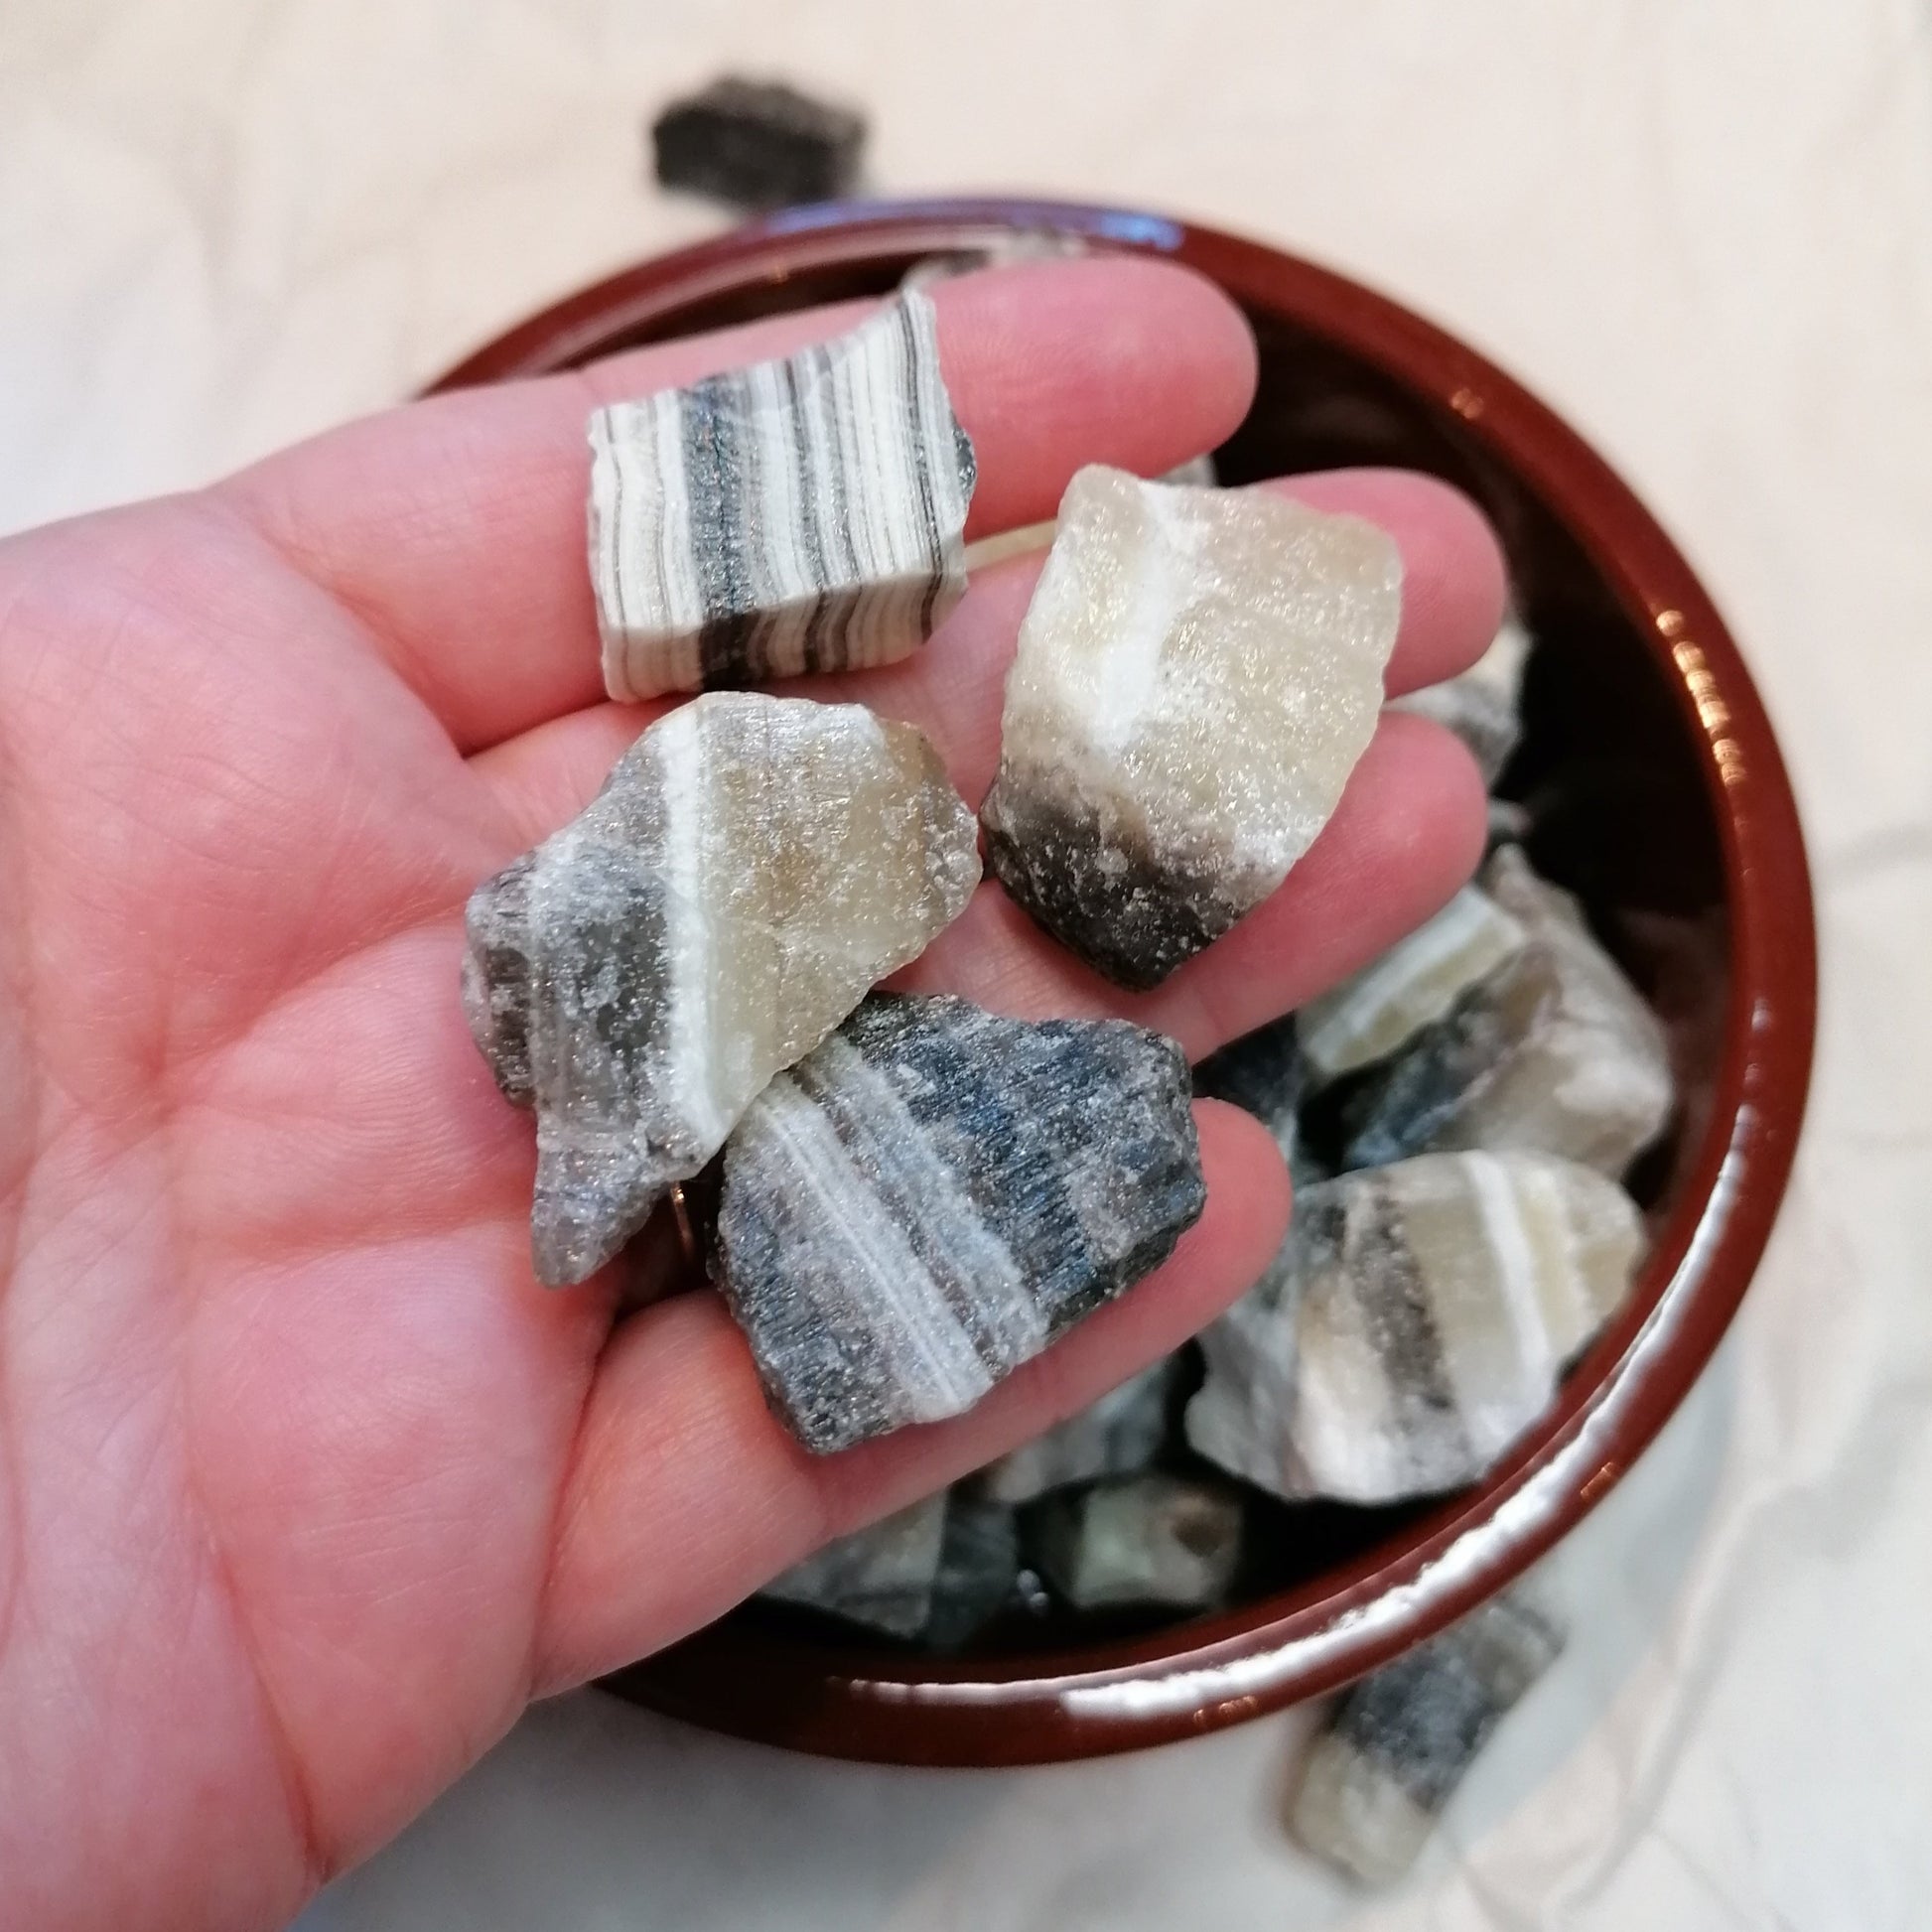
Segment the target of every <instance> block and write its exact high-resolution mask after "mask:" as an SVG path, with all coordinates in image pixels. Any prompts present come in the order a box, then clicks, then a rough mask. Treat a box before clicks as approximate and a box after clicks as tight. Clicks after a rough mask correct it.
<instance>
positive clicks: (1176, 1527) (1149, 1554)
mask: <svg viewBox="0 0 1932 1932" xmlns="http://www.w3.org/2000/svg"><path fill="white" fill-rule="evenodd" d="M1241 1522H1242V1510H1241V1499H1240V1498H1239V1497H1238V1496H1237V1495H1235V1494H1234V1493H1233V1491H1232V1490H1231V1489H1229V1488H1226V1487H1224V1486H1222V1485H1221V1484H1219V1483H1215V1482H1203V1481H1200V1480H1197V1479H1195V1478H1192V1477H1188V1476H1178V1475H1165V1474H1161V1473H1158V1472H1157V1473H1149V1474H1145V1475H1137V1476H1118V1477H1114V1478H1111V1479H1110V1480H1107V1481H1104V1482H1096V1483H1094V1484H1092V1485H1091V1486H1089V1487H1086V1488H1078V1489H1056V1490H1055V1491H1054V1492H1053V1493H1052V1494H1051V1495H1050V1496H1046V1497H1043V1498H1042V1499H1041V1500H1040V1501H1039V1502H1038V1503H1037V1504H1036V1505H1035V1507H1034V1508H1033V1509H1032V1510H1031V1511H1029V1513H1028V1520H1027V1546H1028V1548H1029V1550H1030V1551H1031V1552H1032V1553H1033V1555H1034V1557H1035V1560H1036V1562H1037V1563H1038V1565H1039V1571H1040V1574H1041V1575H1042V1576H1043V1577H1044V1578H1045V1579H1046V1581H1047V1583H1048V1584H1049V1585H1050V1586H1051V1587H1052V1589H1053V1591H1054V1594H1055V1595H1057V1596H1058V1597H1059V1598H1060V1599H1061V1601H1062V1602H1065V1603H1067V1604H1070V1605H1071V1606H1072V1607H1073V1608H1074V1609H1076V1610H1103V1609H1125V1608H1128V1607H1130V1606H1145V1607H1149V1608H1153V1607H1157V1606H1158V1607H1162V1608H1166V1609H1173V1610H1207V1609H1212V1608H1213V1607H1214V1606H1215V1605H1216V1604H1217V1603H1219V1602H1221V1601H1222V1600H1223V1599H1224V1598H1225V1596H1226V1595H1227V1591H1228V1587H1229V1586H1230V1585H1231V1584H1232V1583H1233V1581H1234V1574H1235V1571H1236V1570H1237V1568H1238V1567H1239V1566H1240V1562H1241Z"/></svg>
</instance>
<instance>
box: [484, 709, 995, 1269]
mask: <svg viewBox="0 0 1932 1932" xmlns="http://www.w3.org/2000/svg"><path fill="white" fill-rule="evenodd" d="M978 880H979V853H978V850H977V841H976V838H975V827H974V822H973V817H972V814H971V813H970V812H969V811H968V810H967V808H966V804H965V801H964V800H963V799H962V798H961V797H960V796H959V794H958V793H957V792H956V791H955V790H954V789H953V787H952V784H951V782H950V781H949V780H948V779H947V777H946V774H945V771H944V769H943V767H942V766H941V765H940V763H939V759H938V755H937V754H936V753H935V752H934V751H933V749H932V747H931V746H930V745H929V744H928V743H927V742H926V740H925V739H924V738H923V737H922V736H921V735H920V734H919V733H918V732H917V731H916V730H914V729H913V728H912V727H911V726H910V725H902V724H893V723H890V722H887V721H884V720H881V719H879V718H876V717H875V716H874V715H873V714H872V713H871V712H870V711H868V710H866V709H865V708H864V707H863V706H860V705H820V704H809V703H805V702H803V701H801V700H798V699H789V698H771V697H763V696H759V695H756V694H753V693H732V694H727V693H719V694H716V695H713V696H710V697H704V698H699V699H697V700H695V701H694V702H692V703H690V704H687V705H683V706H681V707H679V709H677V710H676V711H673V712H671V713H669V714H668V715H667V716H666V717H664V718H661V719H660V720H659V721H658V722H657V723H656V724H655V725H653V726H652V727H651V728H650V730H648V731H647V732H645V733H644V734H643V736H642V737H641V738H639V739H638V740H637V742H636V744H635V745H633V746H632V747H631V748H630V750H629V751H628V752H626V753H625V754H624V755H623V757H622V758H621V759H619V760H618V762H617V765H616V766H615V768H614V769H613V770H612V773H611V775H610V777H609V778H608V779H607V780H606V782H605V786H604V789H603V790H602V791H601V792H600V793H599V794H598V796H597V798H596V799H595V800H594V801H593V802H592V803H591V805H589V806H588V807H587V808H586V809H585V810H584V811H583V812H582V813H581V814H580V815H579V816H578V817H577V818H575V819H573V820H572V821H571V823H570V824H569V825H567V826H565V827H564V828H563V830H562V831H560V832H558V833H556V834H555V835H554V836H552V837H551V838H548V839H546V840H545V841H544V842H543V843H542V844H541V845H540V846H538V847H537V848H536V850H535V851H534V852H529V853H526V854H525V855H524V856H523V857H522V858H521V859H519V860H517V861H516V862H515V864H513V865H511V866H509V867H507V868H506V869H505V870H504V871H502V872H500V873H498V874H497V875H496V876H495V877H494V878H493V879H489V880H486V881H485V882H484V883H483V885H482V886H480V887H478V889H477V891H476V893H475V894H474V895H473V896H472V897H471V900H470V906H469V914H468V928H469V951H468V956H467V958H466V960H465V963H464V978H463V989H464V1007H465V1011H466V1013H467V1015H468V1017H469V1021H470V1027H471V1031H472V1033H473V1034H474V1035H476V1039H477V1043H478V1045H479V1046H481V1047H482V1049H483V1054H484V1056H485V1057H486V1058H487V1059H488V1061H489V1064H490V1069H491V1071H492V1072H493V1073H494V1074H495V1076H496V1081H497V1084H498V1085H499V1086H500V1087H501V1088H502V1090H503V1092H504V1093H505V1094H506V1095H507V1096H508V1097H509V1098H510V1099H511V1100H513V1101H515V1102H516V1103H517V1104H518V1105H520V1106H525V1107H534V1108H535V1110H536V1115H537V1177H536V1193H535V1198H534V1201H533V1203H532V1206H531V1214H530V1229H531V1245H532V1249H533V1258H534V1263H535V1267H536V1272H537V1275H538V1278H539V1279H540V1280H542V1281H545V1282H550V1283H565V1282H575V1281H582V1280H583V1279H584V1278H585V1277H586V1276H587V1275H589V1274H590V1273H591V1272H592V1271H593V1270H595V1269H596V1268H598V1267H600V1266H601V1265H602V1264H603V1263H604V1262H606V1261H608V1260H609V1259H610V1258H611V1256H613V1255H614V1254H615V1253H616V1252H617V1251H618V1249H619V1248H620V1247H621V1245H622V1243H623V1242H624V1241H625V1240H626V1239H627V1238H628V1237H629V1236H630V1235H631V1234H632V1233H634V1232H635V1231H636V1230H637V1229H638V1228H639V1227H641V1226H642V1225H643V1223H644V1220H645V1219H646V1217H647V1216H648V1215H649V1213H650V1211H651V1209H652V1208H653V1207H654V1206H655V1205H656V1203H657V1201H658V1200H659V1199H660V1198H661V1196H662V1195H663V1193H664V1191H665V1189H666V1188H667V1187H668V1186H669V1185H670V1184H671V1182H672V1181H674V1180H681V1179H684V1178H687V1177H688V1176H690V1175H692V1174H695V1173H697V1172H698V1170H699V1169H700V1168H702V1167H703V1166H704V1165H705V1164H706V1163H707V1162H708V1161H709V1160H710V1159H711V1157H712V1156H713V1155H714V1154H715V1153H716V1152H717V1151H718V1149H719V1147H720V1146H721V1145H722V1144H723V1142H724V1139H725V1136H726V1135H727V1134H728V1133H729V1132H730V1131H731V1128H732V1125H733V1124H734V1122H736V1121H737V1119H738V1117H739V1114H740V1113H741V1112H742V1111H743V1110H744V1108H745V1107H746V1106H747V1105H749V1104H750V1102H751V1101H752V1100H753V1099H754V1097H755V1096H756V1095H757V1094H758V1092H759V1088H760V1087H762V1086H763V1085H764V1083H765V1082H766V1081H767V1080H768V1079H769V1078H770V1077H771V1075H772V1074H773V1073H775V1072H776V1071H777V1070H778V1069H779V1068H780V1067H783V1066H788V1065H789V1064H790V1063H791V1062H792V1061H793V1060H795V1059H797V1058H798V1057H799V1055H800V1054H802V1053H805V1052H808V1051H809V1050H810V1049H811V1048H812V1047H813V1046H815V1045H817V1043H818V1042H819V1041H820V1040H821V1039H823V1038H824V1036H825V1035H826V1034H827V1033H828V1032H830V1030H831V1029H832V1028H833V1027H835V1026H837V1025H838V1023H839V1022H840V1021H841V1020H842V1019H843V1018H844V1017H845V1016H846V1015H847V1014H848V1013H850V1012H851V1010H852V1009H853V1007H854V1006H856V1005H857V1004H858V1002H859V1000H860V999H861V998H862V997H863V996H864V995H865V993H866V992H867V990H868V989H869V988H870V987H871V986H872V985H873V984H874V983H875V982H876V981H878V980H880V979H883V978H884V977H885V976H886V975H887V974H888V973H891V972H893V971H894V970H895V969H896V968H897V967H899V966H902V965H904V964H905V963H906V962H907V961H908V960H911V959H915V958H916V957H917V956H918V955H919V953H921V952H922V951H923V950H924V949H925V946H926V944H927V942H928V941H929V940H930V939H931V938H932V937H933V935H934V934H935V933H937V932H938V931H940V930H941V929H942V928H943V927H944V926H946V925H947V924H949V923H950V922H951V921H952V920H953V919H954V918H955V917H957V916H958V914H959V913H960V912H961V911H962V910H963V909H964V908H965V905H966V902H967V900H968V899H969V898H970V897H972V893H973V888H974V886H975V885H976V884H977V883H978Z"/></svg>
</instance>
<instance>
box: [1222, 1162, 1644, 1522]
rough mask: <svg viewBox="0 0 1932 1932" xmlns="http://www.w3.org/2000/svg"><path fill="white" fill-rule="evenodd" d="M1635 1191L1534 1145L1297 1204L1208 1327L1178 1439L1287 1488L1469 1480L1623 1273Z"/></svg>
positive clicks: (1405, 1171) (1612, 1304) (1346, 1181)
mask: <svg viewBox="0 0 1932 1932" xmlns="http://www.w3.org/2000/svg"><path fill="white" fill-rule="evenodd" d="M1641 1248H1642V1232H1641V1229H1640V1227H1639V1223H1638V1219H1637V1210H1636V1207H1635V1205H1634V1203H1633V1202H1632V1201H1631V1200H1630V1198H1629V1196H1628V1195H1627V1194H1625V1193H1624V1192H1623V1190H1622V1189H1621V1188H1620V1187H1619V1186H1617V1184H1616V1183H1615V1182H1614V1181H1612V1180H1608V1179H1606V1178H1604V1176H1603V1175H1601V1174H1600V1173H1596V1172H1595V1170H1594V1169H1591V1168H1586V1167H1583V1166H1581V1165H1579V1164H1578V1163H1576V1162H1571V1161H1561V1160H1557V1159H1555V1158H1553V1157H1551V1156H1548V1155H1539V1154H1522V1153H1514V1154H1473V1153H1472V1154H1452V1155H1442V1154H1437V1155H1424V1156H1421V1157H1419V1158H1418V1159H1416V1160H1413V1161H1405V1162H1403V1163H1401V1164H1400V1165H1398V1166H1396V1167H1391V1168H1382V1169H1376V1170H1373V1171H1370V1172H1366V1173H1345V1174H1341V1175H1338V1176H1337V1177H1336V1178H1335V1179H1333V1180H1330V1181H1324V1182H1322V1183H1321V1184H1320V1185H1318V1186H1315V1187H1311V1188H1309V1189H1308V1190H1307V1191H1306V1192H1305V1193H1304V1194H1303V1195H1302V1197H1301V1199H1300V1201H1298V1203H1297V1204H1296V1218H1295V1225H1294V1228H1293V1229H1292V1230H1291V1232H1290V1235H1289V1239H1288V1243H1287V1245H1286V1247H1285V1248H1284V1250H1283V1253H1282V1255H1281V1256H1280V1257H1278V1259H1277V1261H1276V1264H1275V1266H1274V1267H1273V1268H1272V1269H1271V1270H1270V1271H1269V1273H1268V1274H1267V1275H1266V1276H1265V1277H1264V1278H1263V1279H1262V1281H1261V1282H1260V1283H1259V1284H1258V1285H1257V1286H1256V1287H1255V1288H1254V1289H1253V1290H1251V1291H1250V1292H1249V1294H1248V1295H1246V1296H1245V1297H1243V1299H1242V1300H1241V1301H1239V1302H1237V1303H1236V1304H1235V1305H1234V1307H1233V1308H1232V1309H1231V1310H1230V1311H1228V1312H1227V1313H1226V1314H1225V1315H1223V1316H1222V1317H1221V1319H1220V1320H1219V1321H1217V1322H1216V1323H1214V1325H1213V1326H1212V1327H1210V1328H1209V1329H1208V1330H1207V1331H1206V1332H1205V1333H1204V1334H1203V1335H1202V1336H1201V1348H1202V1352H1203V1354H1204V1355H1205V1357H1206V1360H1207V1379H1206V1381H1205V1383H1204V1384H1203V1386H1202V1388H1201V1391H1200V1393H1199V1394H1198V1395H1197V1396H1195V1397H1194V1399H1193V1401H1192V1402H1191V1403H1189V1404H1188V1407H1187V1414H1186V1418H1185V1426H1186V1433H1187V1440H1188V1441H1189V1442H1190V1443H1191V1444H1192V1445H1193V1447H1194V1448H1195V1449H1197V1450H1199V1451H1200V1453H1201V1454H1203V1455H1205V1456H1206V1457H1208V1459H1209V1460H1210V1461H1213V1462H1216V1463H1219V1464H1220V1465H1221V1467H1223V1468H1225V1469H1228V1470H1230V1471H1231V1472H1232V1473H1234V1474H1235V1475H1239V1476H1243V1477H1245V1478H1246V1479H1247V1480H1248V1481H1250V1482H1254V1483H1258V1484H1260V1486H1261V1487H1263V1488H1264V1489H1271V1490H1273V1491H1274V1492H1275V1493H1276V1494H1278V1495H1282V1496H1287V1497H1289V1498H1291V1499H1297V1498H1302V1497H1311V1496H1327V1497H1333V1498H1336V1499H1338V1500H1341V1501H1346V1502H1359V1503H1382V1502H1394V1501H1398V1500H1400V1499H1401V1498H1403V1497H1406V1496H1416V1495H1427V1494H1432V1493H1435V1492H1437V1491H1440V1490H1444V1489H1452V1488H1455V1487H1457V1486H1458V1485H1459V1484H1462V1483H1466V1482H1472V1481H1474V1480H1475V1479H1476V1478H1477V1477H1478V1476H1479V1475H1481V1473H1482V1472H1483V1471H1484V1470H1485V1469H1486V1468H1488V1467H1489V1466H1490V1464H1491V1463H1493V1462H1494V1461H1495V1460H1496V1459H1497V1458H1498V1457H1499V1456H1500V1455H1502V1454H1503V1453H1504V1451H1505V1450H1507V1449H1509V1448H1510V1446H1511V1445H1512V1444H1513V1443H1515V1442H1516V1441H1517V1440H1518V1438H1520V1437H1521V1435H1522V1434H1523V1432H1524V1431H1525V1430H1527V1429H1528V1428H1529V1427H1530V1426H1531V1425H1532V1424H1533V1423H1534V1422H1535V1421H1536V1419H1537V1418H1538V1417H1539V1416H1540V1415H1541V1414H1542V1413H1543V1411H1544V1410H1545V1409H1546V1408H1548V1406H1549V1404H1550V1402H1551V1400H1552V1398H1553V1397H1554V1395H1555V1393H1556V1387H1557V1378H1558V1376H1559V1374H1560V1373H1561V1371H1562V1369H1563V1367H1564V1365H1565V1364H1566V1363H1567V1362H1569V1361H1570V1360H1571V1359H1572V1358H1573V1357H1574V1356H1575V1355H1576V1354H1577V1352H1578V1351H1579V1350H1580V1349H1581V1348H1582V1347H1583V1346H1584V1344H1585V1343H1586V1342H1587V1341H1588V1340H1589V1338H1590V1336H1592V1335H1593V1334H1594V1333H1595V1332H1596V1331H1597V1329H1598V1328H1599V1327H1600V1326H1601V1325H1602V1323H1603V1322H1604V1320H1605V1319H1607V1318H1608V1316H1609V1315H1610V1313H1611V1312H1612V1311H1614V1310H1615V1308H1616V1306H1617V1305H1618V1303H1619V1302H1620V1301H1621V1300H1622V1299H1623V1296H1624V1294H1625V1292H1626V1291H1627V1289H1628V1287H1629V1284H1630V1279H1631V1275H1632V1273H1633V1272H1634V1270H1635V1267H1636V1263H1637V1259H1638V1256H1639V1254H1640V1252H1641Z"/></svg>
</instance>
